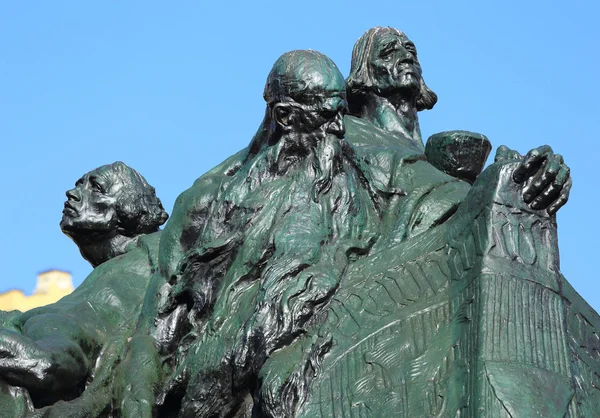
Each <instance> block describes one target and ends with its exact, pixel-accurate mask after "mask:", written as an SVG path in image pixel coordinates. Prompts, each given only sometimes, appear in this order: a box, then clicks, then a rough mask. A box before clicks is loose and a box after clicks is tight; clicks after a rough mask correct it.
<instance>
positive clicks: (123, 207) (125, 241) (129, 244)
mask: <svg viewBox="0 0 600 418" xmlns="http://www.w3.org/2000/svg"><path fill="white" fill-rule="evenodd" d="M66 194H67V198H68V199H67V201H66V202H65V208H64V210H63V217H62V220H61V222H60V226H61V229H62V230H63V232H64V233H65V234H66V235H68V236H69V237H71V238H72V239H73V241H74V242H75V243H76V244H77V246H78V247H79V250H80V252H81V254H82V255H83V257H84V258H85V259H86V260H88V261H89V262H90V264H92V266H94V270H93V271H92V273H90V275H89V276H88V277H87V278H86V279H85V280H84V282H83V283H82V284H81V285H80V286H79V287H77V289H75V291H74V292H73V293H71V294H70V295H68V296H65V297H64V298H62V299H61V300H60V301H58V302H56V303H53V304H51V305H47V306H43V307H39V308H36V309H32V310H30V311H27V312H24V313H22V314H17V315H16V316H15V314H14V313H13V314H12V318H11V324H12V326H11V328H10V329H9V328H3V329H0V378H1V379H3V380H4V381H5V382H7V383H8V384H10V385H12V386H16V387H21V388H24V389H26V390H27V391H28V393H29V395H30V396H31V399H32V402H33V406H34V407H36V408H42V407H45V406H48V405H52V404H54V403H55V402H57V401H59V400H66V401H69V400H73V399H75V398H77V397H78V396H79V395H81V393H82V392H83V391H84V389H85V388H86V386H89V385H90V382H91V381H92V378H93V376H96V375H98V372H99V370H101V369H102V368H103V367H105V365H104V363H107V362H111V361H114V358H113V357H111V356H112V355H113V354H114V355H117V354H119V353H116V352H115V353H110V351H111V349H110V346H114V345H115V344H117V345H118V343H119V339H123V338H125V339H126V338H127V336H129V335H130V333H131V328H132V326H133V324H135V320H136V318H137V315H138V314H139V310H140V307H141V303H142V299H143V297H144V294H145V291H146V287H147V285H148V281H149V279H150V277H151V271H152V269H153V268H154V261H153V260H155V259H156V257H157V254H156V253H157V248H158V240H159V235H160V233H159V226H160V225H162V224H163V223H164V222H165V221H166V219H167V214H166V212H165V211H164V210H163V207H162V204H161V202H160V200H159V199H158V198H157V197H156V194H155V190H154V188H153V187H152V186H150V185H149V184H148V183H147V182H146V180H145V179H144V178H143V177H142V176H141V175H140V174H139V173H137V172H136V171H135V170H133V169H132V168H130V167H128V166H127V165H125V164H123V163H121V162H116V163H114V164H110V165H105V166H101V167H99V168H97V169H95V170H92V171H90V172H89V173H87V174H85V175H84V176H83V177H81V178H80V179H79V180H78V181H77V183H76V184H75V187H74V188H73V189H71V190H69V191H67V193H66ZM117 351H118V350H117ZM95 395H97V394H95ZM95 395H92V396H91V398H92V399H90V400H91V401H92V403H93V402H95V401H97V400H98V397H97V396H95ZM105 396H106V394H105ZM102 401H103V402H105V404H104V405H89V407H90V408H91V410H92V411H94V408H96V407H99V408H101V409H100V410H102V409H103V408H106V405H107V399H106V398H104V399H103V400H102ZM90 415H93V413H92V412H88V415H86V414H85V413H84V414H82V415H81V416H90ZM69 416H79V415H76V414H73V415H71V414H69Z"/></svg>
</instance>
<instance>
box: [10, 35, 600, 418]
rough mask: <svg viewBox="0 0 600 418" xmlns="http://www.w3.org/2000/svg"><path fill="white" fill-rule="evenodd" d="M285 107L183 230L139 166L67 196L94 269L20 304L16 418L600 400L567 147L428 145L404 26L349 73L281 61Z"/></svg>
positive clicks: (519, 410) (520, 406)
mask: <svg viewBox="0 0 600 418" xmlns="http://www.w3.org/2000/svg"><path fill="white" fill-rule="evenodd" d="M264 99H265V102H266V109H265V116H264V118H263V121H262V122H261V124H260V126H259V128H258V130H257V133H256V135H255V136H254V138H252V140H251V141H250V144H249V146H248V147H247V148H246V149H244V150H242V151H240V152H239V153H237V154H235V155H234V156H232V157H230V158H229V159H227V160H226V161H224V162H223V163H221V164H220V165H218V166H217V167H215V168H214V169H212V170H211V171H209V172H208V173H206V174H204V175H203V176H201V177H200V178H199V179H198V180H196V182H195V183H194V184H193V186H192V187H191V188H189V189H188V190H186V191H185V192H183V193H182V194H181V195H180V197H179V198H178V199H177V202H176V204H175V207H174V209H173V213H172V216H171V218H170V220H169V222H167V223H166V225H165V227H164V229H163V230H162V232H157V229H158V226H159V225H160V224H162V223H163V222H164V221H165V220H166V214H165V213H164V211H163V210H162V206H161V205H160V201H158V199H156V197H155V195H154V190H153V189H152V188H151V187H150V186H148V185H147V184H146V183H145V181H143V179H142V178H141V176H139V175H138V174H137V173H135V171H133V170H131V169H129V168H128V167H126V166H124V165H119V164H118V163H116V164H115V165H113V166H105V167H101V168H99V169H97V170H94V171H92V172H90V173H88V174H87V175H85V176H84V177H83V178H82V179H81V180H80V181H78V183H77V185H76V188H75V189H74V190H72V191H69V192H67V196H68V198H69V200H68V201H67V203H66V204H65V211H64V212H63V214H64V216H63V220H62V222H61V227H62V229H63V231H64V232H65V233H66V234H67V235H69V236H70V237H72V238H73V240H74V241H75V242H76V244H77V245H78V246H79V248H80V250H81V253H82V255H83V256H84V258H86V259H87V260H88V261H90V262H91V263H92V264H93V265H94V266H95V270H94V271H93V273H92V274H91V275H90V277H88V279H86V281H85V282H84V284H83V285H82V286H81V287H80V288H79V289H78V290H77V291H76V292H75V293H73V294H72V295H70V296H69V297H67V298H64V299H62V300H61V301H60V302H58V303H56V304H54V305H51V306H49V307H45V308H40V309H38V310H34V311H31V313H29V312H28V313H27V314H20V313H17V312H8V313H2V315H1V316H0V318H1V319H2V320H3V321H4V322H3V323H4V327H5V329H3V330H0V351H1V354H2V355H0V379H1V380H0V402H2V404H1V405H0V407H1V408H2V410H5V411H8V412H7V414H6V416H11V417H12V416H14V417H19V416H37V417H65V416H69V417H294V416H296V417H314V416H320V417H334V416H335V417H337V416H340V417H355V416H358V417H363V416H364V417H389V416H399V417H457V416H461V417H463V416H469V417H475V416H476V417H534V416H535V417H537V416H541V417H565V416H566V417H584V416H585V417H595V416H600V399H598V394H597V393H598V392H597V387H600V386H598V385H599V384H600V382H599V381H598V380H599V377H598V376H599V375H600V362H599V358H598V350H599V344H598V337H597V329H598V326H600V318H598V315H597V314H596V313H595V312H594V311H593V310H592V309H591V308H590V307H589V305H588V304H587V303H586V302H585V301H584V300H583V299H582V298H581V297H580V296H579V295H578V294H577V293H576V292H575V291H574V290H573V288H572V287H571V286H570V285H569V283H568V282H567V281H566V279H565V278H564V277H563V276H562V275H561V273H560V269H559V257H558V245H557V237H556V218H555V213H556V212H557V211H558V210H559V209H560V208H561V207H562V206H563V205H564V204H565V203H566V202H567V199H568V196H569V192H570V188H571V178H570V175H569V168H568V166H567V165H566V164H565V163H564V161H563V159H562V157H561V156H560V155H559V154H555V153H554V152H553V151H552V149H551V148H550V147H548V146H541V147H539V148H536V149H534V150H531V151H529V152H528V153H526V154H525V155H521V154H520V153H518V152H517V151H514V150H511V149H509V148H507V147H505V146H501V147H499V148H498V150H497V152H496V157H495V161H494V162H493V163H492V164H491V165H490V166H489V167H487V168H486V169H483V168H484V164H485V161H486V159H487V156H488V154H489V153H490V150H491V144H490V142H489V140H488V139H487V138H486V137H485V136H484V135H481V134H477V133H473V132H467V131H449V132H442V133H439V134H436V135H433V136H432V137H431V138H429V140H428V141H427V146H423V142H422V139H421V133H420V128H419V123H418V117H417V113H418V112H419V111H421V110H425V109H431V108H432V107H433V106H434V105H435V102H436V100H437V96H436V95H435V93H433V92H432V91H431V90H430V89H429V88H428V87H427V86H426V85H425V83H424V81H423V77H422V70H421V67H420V64H419V61H418V59H417V51H416V47H415V45H414V44H413V43H412V42H411V41H410V40H409V39H408V37H407V36H406V35H405V34H403V33H402V32H400V31H398V30H396V29H392V28H373V29H370V30H369V31H367V32H366V33H365V34H364V35H363V36H362V37H361V38H360V39H359V40H358V41H357V43H356V45H355V47H354V51H353V54H352V66H351V72H350V75H349V77H348V78H347V79H346V80H344V78H343V76H342V75H341V74H340V72H339V70H338V68H337V67H336V65H335V64H334V63H333V62H332V61H331V60H330V59H329V58H327V57H326V56H324V55H323V54H320V53H318V52H315V51H308V50H299V51H292V52H288V53H285V54H283V55H282V56H281V57H280V58H279V59H278V60H277V61H276V62H275V64H274V65H273V68H272V70H271V72H270V73H269V75H268V77H267V82H266V85H265V89H264ZM107 167H108V168H107ZM122 172H126V173H128V174H127V175H119V174H118V173H122ZM134 179H136V180H135V181H134ZM123 201H125V202H127V203H126V204H125V203H123ZM134 203H135V204H134ZM140 203H142V204H140ZM138 206H139V207H138ZM144 294H145V298H143V295H144ZM142 299H143V300H142Z"/></svg>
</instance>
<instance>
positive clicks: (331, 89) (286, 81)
mask: <svg viewBox="0 0 600 418" xmlns="http://www.w3.org/2000/svg"><path fill="white" fill-rule="evenodd" d="M344 90H345V87H344V77H343V76H342V74H341V73H340V70H339V69H338V68H337V66H336V65H335V63H334V62H333V61H332V60H331V59H329V58H328V57H327V56H325V55H323V54H321V53H320V52H317V51H311V50H297V51H290V52H286V53H285V54H283V55H282V56H281V57H279V59H278V60H277V61H275V64H273V68H272V69H271V72H270V73H269V76H268V77H267V83H266V85H265V91H264V94H263V97H264V99H265V101H266V102H267V104H268V105H273V104H275V103H280V102H286V101H289V100H293V101H295V102H298V103H303V104H304V103H306V101H307V100H310V99H311V98H313V97H314V96H319V95H322V94H324V93H340V94H344Z"/></svg>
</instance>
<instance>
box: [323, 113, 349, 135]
mask: <svg viewBox="0 0 600 418" xmlns="http://www.w3.org/2000/svg"><path fill="white" fill-rule="evenodd" d="M327 132H328V133H330V134H334V135H336V136H337V137H338V138H340V139H341V138H343V137H344V134H345V133H346V126H345V125H344V118H343V117H342V114H341V113H338V114H337V116H336V117H335V119H333V120H332V121H331V122H329V126H328V127H327Z"/></svg>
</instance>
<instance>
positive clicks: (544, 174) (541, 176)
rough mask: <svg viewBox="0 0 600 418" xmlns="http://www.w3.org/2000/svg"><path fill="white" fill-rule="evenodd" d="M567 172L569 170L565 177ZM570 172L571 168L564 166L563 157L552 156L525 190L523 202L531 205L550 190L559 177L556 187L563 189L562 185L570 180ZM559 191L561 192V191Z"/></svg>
mask: <svg viewBox="0 0 600 418" xmlns="http://www.w3.org/2000/svg"><path fill="white" fill-rule="evenodd" d="M565 170H567V172H566V176H564V174H565V173H564V171H565ZM568 170H569V167H567V166H565V165H564V161H563V157H562V155H560V154H554V155H550V156H549V157H548V158H547V159H546V161H545V164H544V165H543V166H542V168H541V169H540V170H538V173H537V174H536V175H535V176H534V177H533V178H531V179H530V181H529V182H528V183H527V184H526V186H525V187H524V188H523V200H524V201H525V203H530V202H531V201H534V199H537V198H538V197H540V196H542V195H543V193H542V192H544V191H545V190H546V188H548V187H549V186H550V185H551V183H552V182H553V181H554V180H555V179H556V178H557V177H558V181H557V184H556V185H557V186H559V187H562V185H563V184H564V182H565V181H566V180H567V178H568ZM559 172H561V173H562V174H563V175H562V176H558V174H559ZM563 177H564V179H563ZM558 191H560V189H559V190H558ZM557 195H558V193H557ZM554 197H556V196H554ZM550 202H551V201H548V203H550ZM538 203H539V201H538ZM532 207H533V205H532Z"/></svg>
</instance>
